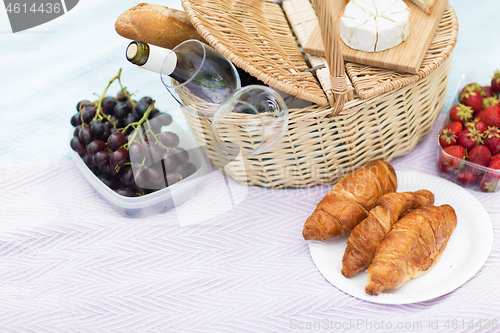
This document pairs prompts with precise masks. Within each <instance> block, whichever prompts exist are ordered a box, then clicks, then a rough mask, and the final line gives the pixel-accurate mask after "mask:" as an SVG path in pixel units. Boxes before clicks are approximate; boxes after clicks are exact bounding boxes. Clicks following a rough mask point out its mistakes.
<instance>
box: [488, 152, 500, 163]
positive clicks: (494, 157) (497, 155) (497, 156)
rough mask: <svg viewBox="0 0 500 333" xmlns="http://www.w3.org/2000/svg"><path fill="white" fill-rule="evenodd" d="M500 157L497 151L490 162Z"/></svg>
mask: <svg viewBox="0 0 500 333" xmlns="http://www.w3.org/2000/svg"><path fill="white" fill-rule="evenodd" d="M497 158H498V159H500V153H497V154H494V155H491V161H490V163H491V162H492V161H493V160H496V159H497Z"/></svg>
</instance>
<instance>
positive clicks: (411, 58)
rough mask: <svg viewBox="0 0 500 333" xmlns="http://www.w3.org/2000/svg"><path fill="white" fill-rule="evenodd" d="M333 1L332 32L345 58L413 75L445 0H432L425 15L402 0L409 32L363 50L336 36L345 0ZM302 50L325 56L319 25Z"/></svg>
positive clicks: (411, 3)
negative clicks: (384, 46)
mask: <svg viewBox="0 0 500 333" xmlns="http://www.w3.org/2000/svg"><path fill="white" fill-rule="evenodd" d="M331 1H332V2H333V3H334V4H335V15H334V19H335V28H336V29H335V30H336V31H335V33H336V35H337V38H339V40H340V44H341V47H342V56H343V58H344V60H345V61H352V62H356V63H360V64H364V65H370V66H377V67H382V68H387V69H392V70H395V71H397V72H404V73H411V74H416V73H417V72H418V70H419V69H420V65H421V64H422V60H423V59H424V56H425V53H426V52H427V49H428V48H429V44H430V43H431V40H432V37H433V36H434V33H435V32H436V28H437V26H438V24H439V22H440V21H441V18H442V16H443V13H444V10H445V9H446V5H447V4H448V0H435V1H434V4H433V7H432V9H431V14H430V15H428V14H426V13H425V12H424V11H423V10H421V9H420V8H418V7H417V6H416V5H415V4H414V3H413V2H411V1H410V0H403V1H404V2H405V3H406V5H407V6H408V8H409V9H410V34H409V36H408V38H406V40H405V41H404V42H402V43H401V44H399V45H398V46H396V47H393V48H392V49H389V50H385V51H382V52H363V51H358V50H354V49H351V48H350V47H349V46H347V45H346V44H345V43H344V42H343V41H342V39H340V36H339V20H340V17H342V15H343V14H344V8H345V5H346V3H345V1H344V0H331ZM304 52H305V53H307V54H311V55H316V56H320V57H324V56H325V51H324V46H323V39H322V38H321V32H320V30H319V25H316V27H315V28H314V30H313V32H312V33H311V36H310V37H309V39H308V40H307V42H306V43H305V45H304Z"/></svg>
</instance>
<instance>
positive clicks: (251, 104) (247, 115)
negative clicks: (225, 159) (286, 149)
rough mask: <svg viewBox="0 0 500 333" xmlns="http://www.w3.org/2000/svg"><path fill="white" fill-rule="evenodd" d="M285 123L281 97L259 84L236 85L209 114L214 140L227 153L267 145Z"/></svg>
mask: <svg viewBox="0 0 500 333" xmlns="http://www.w3.org/2000/svg"><path fill="white" fill-rule="evenodd" d="M287 125H288V109H287V106H286V104H285V101H284V100H283V98H282V97H281V96H280V95H279V94H278V93H277V92H276V91H275V90H273V89H271V88H269V87H267V86H262V85H250V86H246V87H243V88H241V89H239V90H238V91H236V92H235V93H234V94H232V95H231V96H229V97H228V98H227V99H226V100H224V101H223V102H222V103H221V104H220V105H219V107H218V108H217V110H216V111H215V113H214V115H213V116H212V133H213V136H214V138H215V141H216V142H217V144H218V145H219V146H220V147H221V148H222V149H223V150H224V151H225V152H226V153H228V154H230V155H240V154H241V155H242V156H248V155H254V154H259V153H261V152H263V151H265V150H267V149H269V148H270V147H272V146H273V145H274V144H276V143H277V142H278V141H279V140H280V139H281V137H282V136H283V135H284V133H285V131H286V128H287Z"/></svg>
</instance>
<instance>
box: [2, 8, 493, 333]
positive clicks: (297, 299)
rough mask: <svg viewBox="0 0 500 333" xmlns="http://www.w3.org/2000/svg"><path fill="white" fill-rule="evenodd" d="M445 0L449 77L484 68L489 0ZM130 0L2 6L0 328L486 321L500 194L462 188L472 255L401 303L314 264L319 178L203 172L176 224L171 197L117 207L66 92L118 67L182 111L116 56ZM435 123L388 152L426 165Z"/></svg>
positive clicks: (161, 102) (413, 165)
mask: <svg viewBox="0 0 500 333" xmlns="http://www.w3.org/2000/svg"><path fill="white" fill-rule="evenodd" d="M450 2H451V4H452V6H454V8H455V10H456V11H457V15H458V17H459V24H460V29H461V30H460V32H459V36H460V38H462V39H460V38H459V43H458V44H457V47H456V49H455V52H454V53H455V55H454V60H453V61H454V63H453V66H454V67H453V70H452V73H451V74H450V87H453V85H454V84H455V83H456V81H457V79H458V77H459V76H460V75H461V73H462V72H464V71H468V72H472V73H474V75H475V76H476V77H478V78H481V80H483V81H484V80H488V79H489V76H490V75H491V74H492V71H493V70H494V69H495V67H494V66H495V62H496V63H498V59H499V58H498V54H500V53H499V52H500V46H499V43H488V46H486V44H487V40H488V39H487V38H488V36H490V35H491V33H490V32H491V31H495V30H494V29H495V28H496V29H497V30H496V32H498V27H499V24H498V23H496V22H498V20H497V18H496V17H495V15H496V14H495V13H498V11H499V10H500V8H499V5H498V3H497V2H495V1H494V0H491V1H483V2H482V4H483V3H484V7H483V8H490V10H479V9H477V8H476V7H473V6H472V5H470V4H468V3H466V2H464V1H459V0H455V1H450ZM486 3H487V4H488V6H489V7H488V6H486ZM136 4H137V3H136V2H134V1H131V0H127V1H104V2H102V1H97V0H87V1H80V3H78V4H77V6H76V7H75V8H74V9H72V10H71V11H69V12H68V13H66V14H65V15H63V16H62V17H60V18H57V19H55V20H54V21H51V22H49V23H47V24H45V25H41V26H39V27H37V28H33V29H30V30H28V31H25V32H20V33H16V34H12V33H11V32H10V31H9V29H10V27H9V26H8V21H7V18H6V17H7V16H6V13H5V12H2V11H1V10H0V13H1V15H3V16H0V41H2V42H3V43H2V45H3V46H4V48H3V52H1V53H0V63H1V64H2V65H1V70H0V74H1V76H0V100H1V101H2V102H1V105H0V120H1V123H0V124H1V130H0V332H51V333H53V332H285V331H289V332H306V331H308V332H313V331H332V332H333V331H366V332H370V331H387V325H386V326H381V325H383V324H382V322H384V323H386V324H387V323H389V322H390V323H391V325H394V326H392V327H393V330H395V329H394V328H395V327H396V326H395V325H396V323H402V324H404V325H406V327H404V330H405V331H436V332H437V331H441V332H447V331H477V332H479V331H486V330H487V327H486V324H487V323H489V324H490V328H491V329H490V330H491V331H498V329H495V327H493V325H492V324H493V323H494V322H493V320H500V279H499V278H498V276H499V274H500V268H499V267H500V266H499V262H500V252H499V249H500V241H499V239H500V234H499V231H498V230H499V226H500V225H499V223H500V209H499V207H500V206H499V201H500V193H495V194H486V193H479V192H472V191H471V193H472V194H473V195H474V196H475V197H476V198H477V199H478V200H479V201H480V202H481V204H482V205H483V206H484V208H485V209H486V211H487V212H488V214H489V217H490V219H491V221H492V224H493V236H494V240H493V249H492V252H491V254H490V256H489V258H488V259H487V261H486V263H485V265H484V266H483V267H482V269H481V270H480V271H479V272H478V273H477V274H476V275H475V276H474V277H473V278H472V279H471V280H469V281H468V282H467V283H465V284H464V285H463V286H461V287H460V288H458V289H457V290H455V291H453V292H451V293H449V294H447V295H444V296H441V297H439V298H437V299H433V300H429V301H425V302H421V303H415V304H407V305H383V304H375V303H369V302H366V301H362V300H359V299H357V298H354V297H352V296H350V295H347V294H345V293H344V292H342V291H340V290H338V289H337V288H336V287H334V286H332V285H331V284H330V283H329V282H328V281H327V280H326V279H325V278H324V277H323V276H322V275H321V274H320V272H319V271H318V269H317V268H316V266H315V265H314V263H313V261H312V259H311V256H310V253H309V249H308V246H307V242H306V241H304V240H303V239H302V235H301V232H302V227H303V223H304V221H305V219H306V218H307V217H308V216H309V215H310V213H311V212H312V210H313V209H314V207H315V205H316V203H317V202H318V201H319V200H320V199H321V198H322V197H323V196H324V194H325V193H327V192H328V191H329V189H330V187H331V186H326V185H325V186H316V187H313V188H308V189H286V190H270V189H263V188H258V187H248V188H247V187H245V188H243V187H241V186H240V185H237V184H235V183H234V182H233V181H230V184H231V185H232V186H233V188H234V189H236V190H235V191H236V192H235V193H237V194H239V195H240V197H239V198H240V199H241V200H239V201H238V203H237V204H236V205H235V206H234V207H229V208H227V207H226V208H224V209H222V208H220V207H218V206H217V205H212V204H209V203H211V202H214V200H217V199H218V198H219V197H218V195H219V194H218V193H220V192H218V190H220V189H224V188H225V187H224V186H225V183H224V180H223V178H221V177H216V176H211V177H208V178H207V179H206V181H205V184H204V188H203V190H202V191H201V192H200V193H199V194H198V195H197V196H195V197H194V198H193V199H192V200H191V201H188V202H187V203H185V204H184V205H182V206H181V207H179V212H180V211H181V210H182V214H184V215H182V216H184V217H185V216H189V214H192V216H193V217H196V218H198V219H199V221H201V222H200V223H196V224H193V225H185V224H184V226H180V220H181V219H180V216H181V215H180V213H179V214H178V212H176V211H175V210H173V211H170V212H167V213H164V214H160V215H156V216H151V217H149V218H144V219H127V218H124V217H122V216H121V215H119V214H118V213H116V212H115V211H114V210H113V209H112V208H111V207H110V206H109V205H108V204H107V203H106V202H105V201H103V200H102V199H101V197H100V196H99V195H98V194H97V193H96V192H95V190H94V189H93V188H92V187H91V186H90V185H89V184H88V183H87V182H86V181H85V179H84V178H83V177H82V176H81V174H80V173H79V171H78V170H77V168H76V167H75V165H74V163H73V161H72V160H71V159H70V157H69V144H68V139H67V138H68V131H69V130H70V125H69V119H70V117H71V116H72V115H73V113H74V112H75V105H76V102H77V101H79V100H80V99H92V98H93V96H92V93H98V94H100V93H101V92H102V91H103V89H104V87H105V85H106V83H107V81H108V80H109V79H111V78H112V77H113V76H114V75H115V74H116V73H117V72H118V69H119V68H120V67H121V68H123V72H124V73H123V81H124V84H125V85H126V86H127V87H129V88H130V89H131V90H132V91H134V92H136V93H137V95H139V96H141V95H150V96H152V97H153V98H155V99H157V105H158V108H160V109H161V110H162V111H169V110H173V111H172V114H173V116H174V119H175V120H177V121H179V122H181V123H182V122H183V119H182V115H181V114H180V113H179V111H176V105H175V104H174V102H173V101H172V99H171V98H169V97H168V96H167V95H166V92H165V90H164V89H163V87H162V86H161V84H160V82H159V78H158V77H156V76H154V75H152V74H151V73H149V72H146V71H143V70H140V69H138V68H135V67H133V66H132V65H130V64H129V63H127V61H126V60H125V59H124V50H125V47H126V45H127V44H128V41H126V40H124V39H122V38H121V37H119V36H118V35H117V34H116V33H115V32H114V29H113V24H114V21H115V19H116V17H118V15H119V14H120V13H122V12H123V11H124V10H126V9H128V8H130V7H132V6H134V5H136ZM162 4H164V5H167V6H170V7H174V8H181V7H180V3H179V2H177V1H175V2H173V1H167V2H164V3H162ZM495 9H496V10H495ZM494 20H496V21H494ZM471 54H474V55H475V57H476V58H475V59H478V60H475V61H476V62H475V63H474V64H471V63H470V61H471V60H470V59H472V57H471ZM495 56H496V61H495V60H494V59H495V58H494V57H495ZM479 64H480V65H479ZM497 66H499V67H500V64H498V65H497ZM115 91H116V89H115ZM448 99H449V96H448ZM183 126H184V127H185V128H187V127H186V124H185V123H183ZM436 133H437V127H435V128H434V129H433V132H432V133H431V135H429V137H427V138H426V139H425V140H424V141H422V142H421V143H420V144H419V145H418V146H417V147H416V148H415V149H414V150H413V151H412V152H411V153H410V154H409V155H407V156H405V157H402V158H398V159H396V160H394V161H392V164H393V165H394V166H395V167H396V168H397V169H407V170H417V171H422V172H425V173H428V174H436V169H435V162H436V156H435V155H436V152H435V146H434V140H433V137H434V136H435V135H436ZM184 220H185V219H184ZM454 320H455V321H454ZM471 320H472V322H471ZM447 322H448V326H445V325H446V323H447ZM419 323H420V324H421V325H422V326H421V327H422V329H420V326H419ZM471 323H472V324H474V325H475V326H473V327H471V328H470V329H467V325H469V324H471ZM414 324H415V325H416V326H412V327H409V326H408V325H410V326H411V325H414ZM436 324H438V325H439V326H437V327H436V326H435V325H436ZM453 324H454V326H453ZM499 324H500V323H499ZM497 327H498V326H497ZM406 328H409V329H406ZM402 330H403V329H402Z"/></svg>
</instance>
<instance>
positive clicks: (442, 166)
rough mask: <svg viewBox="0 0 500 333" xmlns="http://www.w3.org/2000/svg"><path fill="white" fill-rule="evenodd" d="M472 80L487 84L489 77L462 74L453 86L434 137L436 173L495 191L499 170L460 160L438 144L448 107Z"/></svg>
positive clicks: (477, 188) (474, 187)
mask: <svg viewBox="0 0 500 333" xmlns="http://www.w3.org/2000/svg"><path fill="white" fill-rule="evenodd" d="M472 82H477V83H479V84H480V85H481V86H486V85H489V78H488V77H485V78H482V79H479V80H478V79H476V78H474V77H471V76H470V75H466V74H464V75H462V77H461V78H460V80H459V82H458V85H457V87H456V88H455V91H454V94H453V96H454V97H453V99H452V100H451V102H449V103H447V104H446V105H445V107H444V108H445V109H444V110H445V111H446V117H445V118H444V120H443V121H442V123H441V124H440V127H439V133H438V135H437V137H436V146H437V168H438V174H439V176H441V177H443V178H445V179H447V180H449V181H452V182H454V183H455V184H457V185H460V186H462V187H464V188H468V189H472V190H474V191H481V192H496V191H498V190H499V189H500V170H495V169H491V168H488V167H483V166H480V165H478V164H474V163H471V162H469V161H467V160H460V159H458V158H456V157H453V156H451V155H449V154H447V153H446V152H445V151H444V149H443V148H442V147H441V145H440V144H439V135H440V134H441V130H442V129H443V128H444V127H445V126H446V125H447V124H448V123H449V122H450V121H451V120H450V109H451V108H452V107H453V106H454V105H456V104H458V103H459V101H458V97H459V94H460V91H461V90H462V88H463V87H464V86H466V85H467V84H469V83H472ZM464 128H465V127H464ZM467 153H468V152H467Z"/></svg>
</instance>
